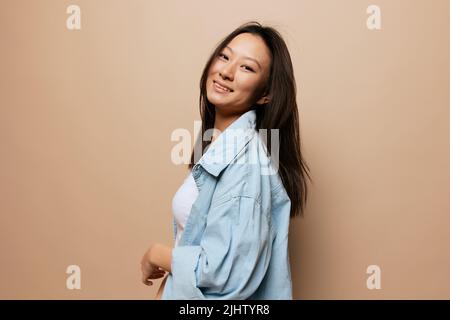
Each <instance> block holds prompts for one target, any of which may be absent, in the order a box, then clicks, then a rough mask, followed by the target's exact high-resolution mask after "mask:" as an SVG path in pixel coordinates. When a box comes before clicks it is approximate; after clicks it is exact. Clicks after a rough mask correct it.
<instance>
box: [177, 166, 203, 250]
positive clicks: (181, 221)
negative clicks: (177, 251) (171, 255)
mask: <svg viewBox="0 0 450 320" xmlns="http://www.w3.org/2000/svg"><path fill="white" fill-rule="evenodd" d="M197 196H198V188H197V185H196V184H195V180H194V177H193V176H192V172H191V171H189V174H188V175H187V177H186V178H185V179H184V182H183V184H182V185H181V186H180V188H179V189H178V190H177V192H176V193H175V195H174V197H173V199H172V211H173V215H174V217H175V222H176V224H177V237H176V239H175V247H176V246H177V245H178V242H179V241H180V238H181V234H182V233H183V231H184V226H185V225H186V221H187V219H188V217H189V214H190V213H191V208H192V205H193V204H194V202H195V200H196V199H197Z"/></svg>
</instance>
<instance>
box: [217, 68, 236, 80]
mask: <svg viewBox="0 0 450 320" xmlns="http://www.w3.org/2000/svg"><path fill="white" fill-rule="evenodd" d="M219 75H220V76H221V77H222V79H224V80H226V79H228V80H230V81H233V78H234V75H233V70H232V68H231V66H230V65H226V66H225V67H223V69H222V70H221V72H219Z"/></svg>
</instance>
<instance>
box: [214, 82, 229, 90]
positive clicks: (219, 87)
mask: <svg viewBox="0 0 450 320" xmlns="http://www.w3.org/2000/svg"><path fill="white" fill-rule="evenodd" d="M216 84H217V86H219V88H221V89H223V90H225V91H228V92H230V91H231V90H230V89H227V88H225V87H222V86H221V85H220V84H218V83H217V82H216Z"/></svg>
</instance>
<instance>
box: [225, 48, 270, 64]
mask: <svg viewBox="0 0 450 320" xmlns="http://www.w3.org/2000/svg"><path fill="white" fill-rule="evenodd" d="M225 48H227V49H229V50H230V51H231V52H232V53H233V49H231V48H230V47H229V46H226V47H225ZM244 58H245V59H248V60H252V61H254V62H255V63H256V64H257V65H258V67H259V68H260V69H262V68H261V65H260V64H259V62H258V60H256V59H253V58H250V57H247V56H244Z"/></svg>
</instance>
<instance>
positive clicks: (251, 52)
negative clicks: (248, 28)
mask: <svg viewBox="0 0 450 320" xmlns="http://www.w3.org/2000/svg"><path fill="white" fill-rule="evenodd" d="M228 47H231V49H232V50H233V53H235V54H237V55H240V56H247V57H250V58H253V59H256V60H258V62H259V63H260V64H261V66H262V67H263V68H267V67H268V65H269V64H270V60H271V58H270V56H271V54H270V50H269V48H268V47H267V45H266V43H265V42H264V40H263V39H262V38H261V37H260V36H258V35H253V34H251V33H241V34H239V35H237V36H236V37H234V38H233V40H231V41H230V42H229V43H228Z"/></svg>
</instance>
